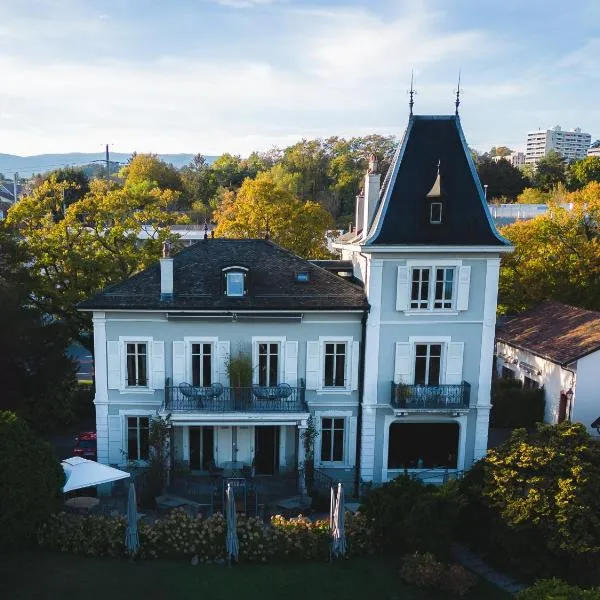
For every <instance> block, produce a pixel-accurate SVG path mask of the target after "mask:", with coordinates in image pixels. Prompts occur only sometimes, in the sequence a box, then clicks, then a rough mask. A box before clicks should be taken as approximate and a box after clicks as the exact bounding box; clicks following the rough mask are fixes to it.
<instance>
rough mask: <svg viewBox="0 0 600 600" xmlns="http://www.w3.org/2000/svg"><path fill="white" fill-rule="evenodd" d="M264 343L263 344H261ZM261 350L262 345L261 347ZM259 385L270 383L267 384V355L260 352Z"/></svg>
mask: <svg viewBox="0 0 600 600" xmlns="http://www.w3.org/2000/svg"><path fill="white" fill-rule="evenodd" d="M262 345H264V344H261V346H262ZM259 352H260V347H259ZM258 385H268V384H267V355H266V354H259V355H258Z"/></svg>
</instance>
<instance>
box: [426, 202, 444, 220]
mask: <svg viewBox="0 0 600 600" xmlns="http://www.w3.org/2000/svg"><path fill="white" fill-rule="evenodd" d="M434 207H435V209H436V210H439V218H438V219H434V218H433V211H434ZM443 211H444V204H443V202H439V201H433V202H430V203H429V223H430V225H441V224H442V218H443Z"/></svg>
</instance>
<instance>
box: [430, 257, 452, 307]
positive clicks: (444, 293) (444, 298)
mask: <svg viewBox="0 0 600 600" xmlns="http://www.w3.org/2000/svg"><path fill="white" fill-rule="evenodd" d="M453 290H454V267H451V268H447V267H444V268H441V269H436V270H435V298H434V301H433V308H452V292H453Z"/></svg>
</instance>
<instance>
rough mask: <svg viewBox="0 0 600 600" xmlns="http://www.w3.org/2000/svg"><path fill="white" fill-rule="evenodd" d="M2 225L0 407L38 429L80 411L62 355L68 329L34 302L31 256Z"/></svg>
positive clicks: (71, 370)
mask: <svg viewBox="0 0 600 600" xmlns="http://www.w3.org/2000/svg"><path fill="white" fill-rule="evenodd" d="M25 250H26V249H25V248H24V246H23V245H21V246H19V245H18V244H17V242H16V240H15V239H14V237H13V236H12V235H11V234H10V232H9V231H7V230H6V229H5V228H0V306H1V307H2V310H1V311H0V356H2V375H3V377H2V390H3V393H2V396H1V398H0V408H10V409H12V410H15V411H17V412H18V414H19V415H20V416H22V417H23V418H25V419H26V420H27V421H28V422H29V423H30V424H31V425H33V426H34V427H35V428H36V429H42V428H45V429H46V430H51V429H52V428H54V427H56V426H59V425H64V424H66V423H69V422H71V421H72V420H73V418H74V417H75V416H77V415H76V412H77V410H78V408H79V407H78V406H77V405H76V401H77V399H78V396H77V394H76V386H77V381H76V377H75V371H76V369H75V365H74V363H73V361H72V360H71V359H69V358H68V357H67V356H66V354H65V351H66V348H67V345H68V343H69V336H68V330H67V328H66V327H65V326H64V325H63V324H62V323H60V322H57V321H55V320H51V319H48V318H47V316H46V315H45V314H44V313H43V312H42V311H41V310H40V309H39V308H38V307H37V306H36V305H35V304H34V303H33V301H32V300H33V298H34V293H35V292H34V289H35V281H34V277H33V273H32V271H31V269H30V268H29V267H28V263H30V261H31V257H30V256H29V255H28V254H27V253H26V251H25Z"/></svg>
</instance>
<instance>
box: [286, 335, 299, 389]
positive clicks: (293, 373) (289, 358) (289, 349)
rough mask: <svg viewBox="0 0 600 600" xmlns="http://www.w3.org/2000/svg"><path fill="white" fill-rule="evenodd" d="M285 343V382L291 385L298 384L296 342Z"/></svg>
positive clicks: (295, 385)
mask: <svg viewBox="0 0 600 600" xmlns="http://www.w3.org/2000/svg"><path fill="white" fill-rule="evenodd" d="M284 344H285V382H286V383H289V384H290V385H291V386H292V387H297V386H298V342H284Z"/></svg>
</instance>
